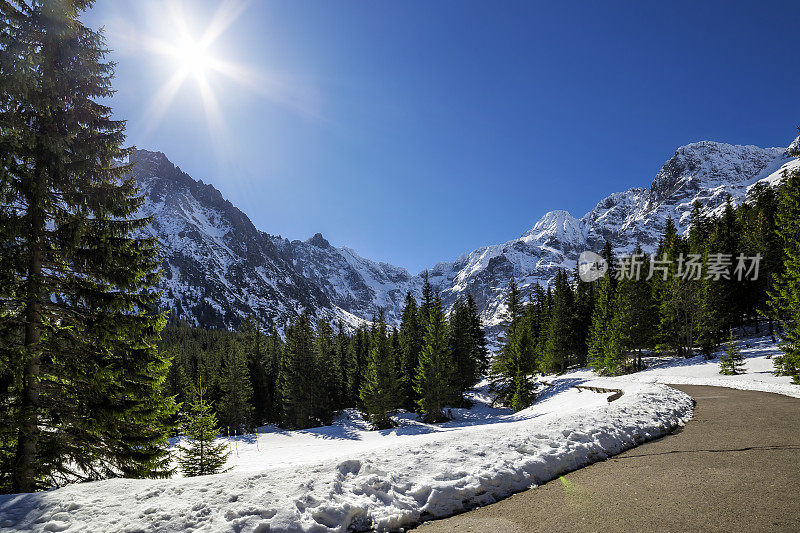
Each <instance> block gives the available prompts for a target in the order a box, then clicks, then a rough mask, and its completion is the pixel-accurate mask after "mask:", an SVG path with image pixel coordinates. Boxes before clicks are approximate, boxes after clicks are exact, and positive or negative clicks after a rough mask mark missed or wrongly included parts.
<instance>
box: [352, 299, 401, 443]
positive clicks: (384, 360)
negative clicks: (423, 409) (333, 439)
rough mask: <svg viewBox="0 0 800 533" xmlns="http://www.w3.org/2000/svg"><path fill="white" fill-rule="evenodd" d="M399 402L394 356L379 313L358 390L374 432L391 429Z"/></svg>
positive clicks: (399, 392) (384, 322)
mask: <svg viewBox="0 0 800 533" xmlns="http://www.w3.org/2000/svg"><path fill="white" fill-rule="evenodd" d="M400 399H401V390H400V379H399V377H398V376H397V366H396V362H395V353H394V350H393V348H392V343H391V339H390V337H389V336H388V335H387V331H386V319H385V318H384V312H383V309H381V311H380V314H379V315H378V319H377V323H376V327H375V329H374V331H373V333H372V343H371V347H370V351H369V361H368V364H367V371H366V375H365V377H364V383H363V384H362V386H361V402H362V404H363V406H364V410H365V411H366V413H367V415H368V416H369V420H370V422H372V425H373V426H374V427H375V429H387V428H390V427H393V425H394V424H393V423H392V421H391V419H390V418H389V414H390V413H391V411H393V410H395V409H397V408H398V407H399V406H400Z"/></svg>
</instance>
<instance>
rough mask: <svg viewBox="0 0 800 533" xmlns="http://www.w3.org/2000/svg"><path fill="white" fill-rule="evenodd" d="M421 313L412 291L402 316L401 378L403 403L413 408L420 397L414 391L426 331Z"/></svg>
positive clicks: (409, 293)
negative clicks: (423, 327)
mask: <svg viewBox="0 0 800 533" xmlns="http://www.w3.org/2000/svg"><path fill="white" fill-rule="evenodd" d="M420 318H421V313H420V310H419V308H418V307H417V301H416V300H415V299H414V296H413V295H412V294H411V292H408V293H407V294H406V300H405V305H404V306H403V314H402V316H401V318H400V351H401V368H402V371H401V374H400V376H401V378H402V391H403V397H404V401H403V405H404V406H405V407H406V408H407V409H413V408H414V407H415V406H416V401H417V400H418V399H419V398H418V397H417V393H416V392H415V391H414V375H415V373H416V371H417V367H418V366H419V354H420V353H421V352H422V337H423V334H424V331H423V329H422V323H421V320H420Z"/></svg>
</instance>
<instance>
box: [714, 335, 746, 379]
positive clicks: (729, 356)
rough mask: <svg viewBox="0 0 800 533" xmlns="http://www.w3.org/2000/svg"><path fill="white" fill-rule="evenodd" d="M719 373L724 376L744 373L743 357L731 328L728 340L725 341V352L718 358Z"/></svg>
mask: <svg viewBox="0 0 800 533" xmlns="http://www.w3.org/2000/svg"><path fill="white" fill-rule="evenodd" d="M719 373H720V374H723V375H726V376H736V375H738V374H744V357H743V356H742V350H741V349H740V348H739V346H738V344H737V343H736V337H734V335H733V330H731V332H730V336H729V337H728V342H727V343H725V353H724V354H722V356H721V357H720V358H719Z"/></svg>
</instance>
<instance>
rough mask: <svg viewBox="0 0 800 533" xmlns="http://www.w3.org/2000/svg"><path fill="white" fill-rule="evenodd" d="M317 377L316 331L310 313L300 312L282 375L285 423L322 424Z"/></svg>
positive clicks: (294, 426)
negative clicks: (316, 402)
mask: <svg viewBox="0 0 800 533" xmlns="http://www.w3.org/2000/svg"><path fill="white" fill-rule="evenodd" d="M316 380H317V375H316V368H315V355H314V331H313V329H312V327H311V318H310V317H309V315H308V314H307V313H303V314H302V315H300V316H299V317H298V318H297V319H296V320H295V321H294V323H292V324H291V326H290V327H289V328H287V331H286V350H285V354H284V363H283V365H282V368H281V375H280V378H279V382H280V388H281V400H282V403H283V406H282V407H283V417H282V419H283V423H284V425H286V427H289V428H291V429H305V428H310V427H314V426H316V425H317V424H318V421H317V420H316V419H315V413H316V405H315V399H316V398H315V395H314V385H315V382H316Z"/></svg>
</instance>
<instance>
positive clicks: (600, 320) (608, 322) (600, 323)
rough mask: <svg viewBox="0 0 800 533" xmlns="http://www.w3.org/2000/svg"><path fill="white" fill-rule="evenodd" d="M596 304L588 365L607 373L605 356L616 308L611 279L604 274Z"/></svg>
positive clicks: (609, 343) (614, 291)
mask: <svg viewBox="0 0 800 533" xmlns="http://www.w3.org/2000/svg"><path fill="white" fill-rule="evenodd" d="M599 281H600V288H599V290H598V294H597V305H595V308H594V314H593V315H592V325H591V329H590V330H589V366H591V367H592V368H594V369H595V371H596V372H598V373H601V374H603V373H608V372H609V368H608V363H607V360H606V356H607V354H608V351H609V349H610V345H611V331H612V323H613V320H614V312H615V310H616V299H617V296H616V290H615V286H614V284H613V283H612V279H611V278H610V277H609V276H608V275H606V276H604V277H602V278H601V279H600V280H599Z"/></svg>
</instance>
